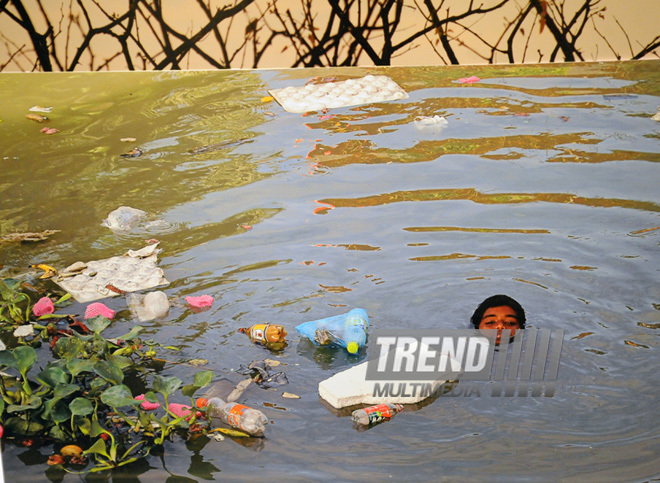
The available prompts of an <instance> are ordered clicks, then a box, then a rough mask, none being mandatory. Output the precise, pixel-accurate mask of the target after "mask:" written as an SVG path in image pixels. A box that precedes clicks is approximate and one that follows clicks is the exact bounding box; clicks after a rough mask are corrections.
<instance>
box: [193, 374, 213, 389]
mask: <svg viewBox="0 0 660 483" xmlns="http://www.w3.org/2000/svg"><path fill="white" fill-rule="evenodd" d="M212 380H213V371H200V372H198V373H197V374H195V386H197V387H205V386H208V385H209V384H211V381H212Z"/></svg>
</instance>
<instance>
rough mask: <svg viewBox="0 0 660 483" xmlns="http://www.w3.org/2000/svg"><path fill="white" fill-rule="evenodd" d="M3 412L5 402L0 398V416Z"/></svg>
mask: <svg viewBox="0 0 660 483" xmlns="http://www.w3.org/2000/svg"><path fill="white" fill-rule="evenodd" d="M4 412H5V400H4V399H2V398H0V414H2V413H4Z"/></svg>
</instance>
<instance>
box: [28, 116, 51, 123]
mask: <svg viewBox="0 0 660 483" xmlns="http://www.w3.org/2000/svg"><path fill="white" fill-rule="evenodd" d="M25 119H29V120H30V121H35V122H45V121H48V118H47V117H46V116H40V115H39V114H26V115H25Z"/></svg>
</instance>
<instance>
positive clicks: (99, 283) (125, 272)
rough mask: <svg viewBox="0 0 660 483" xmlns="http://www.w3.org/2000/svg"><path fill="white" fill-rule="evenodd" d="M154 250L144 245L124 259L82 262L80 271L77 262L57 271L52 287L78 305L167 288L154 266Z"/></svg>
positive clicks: (160, 273) (155, 254)
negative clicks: (58, 289) (56, 286)
mask: <svg viewBox="0 0 660 483" xmlns="http://www.w3.org/2000/svg"><path fill="white" fill-rule="evenodd" d="M157 246H158V245H148V246H146V247H144V248H142V249H140V250H129V251H128V252H126V254H125V255H121V256H117V257H112V258H106V259H103V260H93V261H90V262H86V267H85V268H83V269H82V270H80V266H81V265H80V262H76V263H75V264H73V265H71V266H70V267H67V268H65V269H64V270H61V271H60V274H59V276H58V277H57V279H55V283H56V284H58V285H59V286H60V287H62V288H63V289H64V290H66V291H67V292H69V293H70V294H71V295H72V296H73V297H74V298H75V299H76V300H77V301H78V302H81V303H85V302H91V301H93V300H98V299H102V298H106V297H115V296H117V295H120V294H124V293H127V292H136V291H138V290H146V289H149V288H153V287H157V286H160V285H169V282H168V281H167V279H166V278H165V275H164V273H163V270H162V269H161V268H159V267H158V266H157V265H156V263H157V261H158V256H157V255H158V253H159V251H160V250H158V249H157ZM109 286H111V287H113V288H115V290H112V289H110V288H108V287H109ZM117 291H119V293H118V292H117Z"/></svg>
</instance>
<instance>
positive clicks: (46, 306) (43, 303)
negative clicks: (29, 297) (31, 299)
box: [32, 297, 55, 317]
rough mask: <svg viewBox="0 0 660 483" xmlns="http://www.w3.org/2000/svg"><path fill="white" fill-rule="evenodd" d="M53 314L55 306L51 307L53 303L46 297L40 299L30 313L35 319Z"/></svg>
mask: <svg viewBox="0 0 660 483" xmlns="http://www.w3.org/2000/svg"><path fill="white" fill-rule="evenodd" d="M53 312H55V306H54V305H53V301H52V300H51V299H49V298H48V297H41V298H40V299H39V300H38V301H37V303H36V304H34V307H32V313H33V314H34V315H36V316H37V317H41V316H42V315H47V314H52V313H53Z"/></svg>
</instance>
